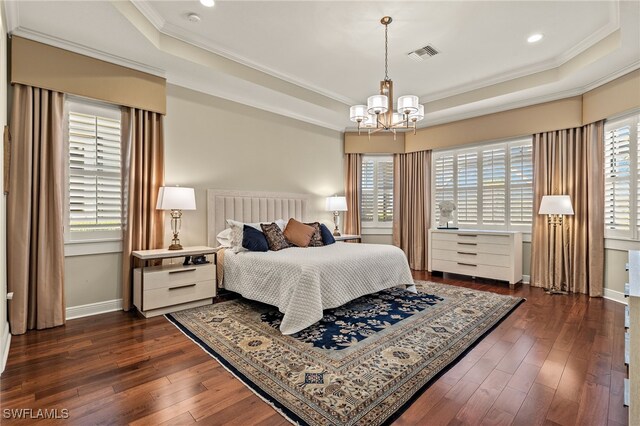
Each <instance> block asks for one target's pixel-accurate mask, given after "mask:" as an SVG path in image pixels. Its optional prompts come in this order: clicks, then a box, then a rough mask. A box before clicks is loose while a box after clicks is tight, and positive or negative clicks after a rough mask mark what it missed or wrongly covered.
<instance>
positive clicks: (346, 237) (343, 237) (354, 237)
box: [333, 235, 362, 243]
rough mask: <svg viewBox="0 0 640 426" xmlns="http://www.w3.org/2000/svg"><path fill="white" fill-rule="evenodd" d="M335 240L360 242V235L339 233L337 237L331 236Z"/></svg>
mask: <svg viewBox="0 0 640 426" xmlns="http://www.w3.org/2000/svg"><path fill="white" fill-rule="evenodd" d="M333 238H335V240H336V241H357V242H359V243H361V242H362V237H361V236H360V235H340V236H339V237H336V236H335V235H334V236H333Z"/></svg>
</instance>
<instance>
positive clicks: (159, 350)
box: [0, 272, 628, 426]
mask: <svg viewBox="0 0 640 426" xmlns="http://www.w3.org/2000/svg"><path fill="white" fill-rule="evenodd" d="M414 277H415V278H417V279H429V280H432V281H435V282H443V283H447V284H451V285H457V286H462V287H467V288H472V289H479V290H485V291H493V292H496V293H500V294H512V295H517V296H520V297H525V298H527V301H526V302H525V303H524V304H522V305H521V306H520V307H519V308H518V309H516V310H515V311H514V312H513V313H512V314H511V315H510V316H509V317H508V318H507V319H505V320H504V321H502V322H501V323H500V324H499V325H498V326H497V327H496V328H495V329H494V330H493V331H492V332H491V333H489V334H488V335H487V336H486V337H485V338H484V339H483V340H482V341H481V342H479V343H478V344H477V345H476V346H475V347H474V348H473V349H472V350H471V351H469V352H468V353H467V354H466V355H465V356H464V357H462V359H461V360H460V361H459V362H458V363H457V364H456V365H454V366H452V367H451V368H450V369H449V370H448V371H447V372H446V373H445V374H443V375H442V376H441V377H440V378H439V379H437V380H436V381H434V383H432V385H431V386H430V387H429V388H428V389H427V390H426V391H425V392H424V393H423V394H422V395H420V396H419V397H418V398H417V399H416V401H415V402H414V404H413V405H412V406H411V407H409V409H407V410H406V411H405V412H404V413H403V415H402V416H401V417H400V418H399V419H398V420H397V421H396V424H397V425H423V424H424V425H437V424H472V425H475V424H483V425H508V424H526V425H530V424H544V423H546V424H549V425H554V424H555V425H568V424H572V423H571V418H572V417H573V418H574V420H575V424H580V425H582V424H601V425H606V424H608V425H611V426H620V425H623V426H624V425H626V424H627V423H628V421H627V417H628V409H627V408H625V407H623V406H622V403H621V399H622V386H623V385H622V379H623V378H624V377H625V375H626V367H625V366H624V365H622V364H621V360H622V359H623V355H624V354H623V344H624V342H623V335H622V323H623V321H624V307H623V305H621V304H618V303H615V302H612V301H609V300H605V299H600V298H593V299H589V298H588V297H586V296H584V295H570V296H553V297H551V296H548V295H546V294H545V293H544V292H543V291H542V290H541V289H539V288H532V287H529V286H526V285H525V286H518V287H517V288H516V289H515V290H510V289H509V288H508V287H507V286H505V285H504V284H502V283H496V282H493V281H490V280H470V279H467V278H462V277H455V278H454V279H451V278H449V277H447V278H443V277H438V276H431V275H430V274H428V273H425V272H414ZM0 404H1V405H2V408H34V409H37V408H48V409H52V408H57V409H62V408H67V409H69V410H70V415H71V418H70V419H69V420H68V421H67V422H66V423H67V424H77V425H82V426H84V425H86V424H97V423H107V424H114V423H119V424H124V423H130V424H139V425H140V424H153V425H157V424H168V425H182V424H184V425H187V424H193V423H194V422H196V420H199V422H198V423H203V424H225V423H227V424H241V423H242V424H264V425H286V424H289V423H288V422H287V421H286V420H285V419H284V418H283V417H282V416H280V415H279V414H278V413H277V412H276V411H275V410H273V408H272V407H271V406H269V405H268V404H266V403H265V402H264V401H262V400H261V399H260V398H258V397H256V396H255V395H254V394H253V393H252V392H251V391H250V390H248V389H246V388H245V387H244V385H242V384H241V383H240V382H239V381H238V380H237V379H235V378H234V377H233V376H232V375H231V374H229V373H228V372H227V371H226V370H225V369H224V368H222V367H221V366H220V365H219V364H218V363H217V362H216V361H215V360H214V359H212V358H211V357H210V356H209V355H208V354H206V353H205V352H204V351H202V350H201V349H200V348H199V347H198V346H197V345H195V344H194V343H193V342H191V341H190V340H189V339H187V338H186V337H185V336H184V335H183V334H182V333H181V332H180V331H179V330H177V329H176V328H175V327H174V326H173V325H172V324H170V323H169V322H167V320H166V319H164V318H163V317H156V318H150V319H143V318H140V317H138V316H136V315H135V314H133V313H125V312H113V313H109V314H103V315H98V316H94V317H88V318H81V319H77V320H71V321H68V322H67V324H66V325H65V326H64V327H58V328H55V329H49V330H41V331H37V332H36V331H34V332H29V333H27V334H25V335H22V336H13V338H12V342H11V349H10V353H9V358H8V362H7V367H6V370H5V371H4V373H3V374H2V380H0ZM4 423H5V419H3V424H4ZM30 423H31V422H29V421H26V420H23V421H17V422H16V421H8V422H7V424H17V425H21V424H25V425H27V424H30ZM39 424H59V422H58V423H55V422H46V421H43V422H40V423H39Z"/></svg>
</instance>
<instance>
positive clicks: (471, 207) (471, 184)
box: [438, 152, 478, 224]
mask: <svg viewBox="0 0 640 426" xmlns="http://www.w3.org/2000/svg"><path fill="white" fill-rule="evenodd" d="M456 207H457V210H458V223H459V224H477V223H478V153H477V152H466V153H460V154H458V196H457V203H456ZM438 210H439V209H438Z"/></svg>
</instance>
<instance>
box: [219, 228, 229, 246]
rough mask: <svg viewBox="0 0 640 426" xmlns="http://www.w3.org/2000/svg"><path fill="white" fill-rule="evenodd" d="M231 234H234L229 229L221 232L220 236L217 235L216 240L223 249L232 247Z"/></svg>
mask: <svg viewBox="0 0 640 426" xmlns="http://www.w3.org/2000/svg"><path fill="white" fill-rule="evenodd" d="M231 234H232V229H231V228H227V229H225V230H224V231H222V232H220V233H219V234H218V235H216V240H218V244H220V245H221V246H222V247H232V245H231Z"/></svg>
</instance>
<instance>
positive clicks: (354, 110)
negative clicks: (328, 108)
mask: <svg viewBox="0 0 640 426" xmlns="http://www.w3.org/2000/svg"><path fill="white" fill-rule="evenodd" d="M368 116H369V114H368V113H367V106H366V105H354V106H352V107H351V108H350V109H349V118H350V119H351V121H353V122H359V121H364V120H366V118H367V117H368Z"/></svg>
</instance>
